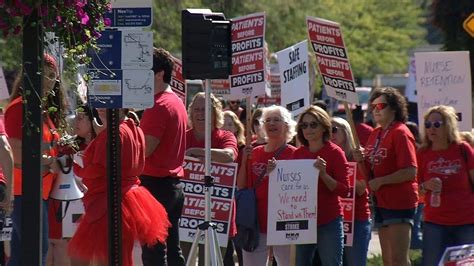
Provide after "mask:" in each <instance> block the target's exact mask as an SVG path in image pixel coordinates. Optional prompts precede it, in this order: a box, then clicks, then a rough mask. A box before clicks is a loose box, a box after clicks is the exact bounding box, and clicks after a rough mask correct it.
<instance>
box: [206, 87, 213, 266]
mask: <svg viewBox="0 0 474 266" xmlns="http://www.w3.org/2000/svg"><path fill="white" fill-rule="evenodd" d="M205 98H206V99H205V106H206V109H205V118H204V121H205V122H206V126H205V128H204V130H205V141H204V143H205V145H204V169H205V170H204V176H210V175H211V173H210V169H211V130H212V128H213V125H212V118H211V117H212V114H211V112H212V109H211V105H212V102H211V80H209V79H206V90H205ZM211 193H212V187H208V188H207V191H206V193H205V197H206V199H205V200H206V207H205V222H210V221H211ZM210 237H211V236H210V235H209V230H206V231H205V245H204V249H205V253H204V262H205V264H204V265H211V260H210V254H211V241H210Z"/></svg>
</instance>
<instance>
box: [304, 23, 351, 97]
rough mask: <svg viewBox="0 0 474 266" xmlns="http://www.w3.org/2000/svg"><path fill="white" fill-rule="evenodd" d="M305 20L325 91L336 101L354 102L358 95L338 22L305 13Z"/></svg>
mask: <svg viewBox="0 0 474 266" xmlns="http://www.w3.org/2000/svg"><path fill="white" fill-rule="evenodd" d="M306 22H307V26H308V36H309V40H310V41H311V46H312V47H313V50H314V53H315V54H316V61H318V69H319V72H320V73H321V76H322V78H323V83H324V86H325V87H326V92H327V94H328V95H329V96H330V97H333V98H335V99H337V100H339V101H344V102H348V103H355V104H358V103H359V98H358V97H357V93H356V91H355V87H356V86H355V83H354V77H353V75H352V70H351V64H350V63H349V56H348V54H347V49H346V47H345V45H344V39H343V37H342V31H341V27H340V25H339V23H337V22H334V21H329V20H325V19H321V18H313V17H307V18H306Z"/></svg>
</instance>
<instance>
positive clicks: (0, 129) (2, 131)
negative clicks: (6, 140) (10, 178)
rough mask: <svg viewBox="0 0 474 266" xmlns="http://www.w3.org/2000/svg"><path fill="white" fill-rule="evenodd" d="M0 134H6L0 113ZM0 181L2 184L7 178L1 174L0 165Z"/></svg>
mask: <svg viewBox="0 0 474 266" xmlns="http://www.w3.org/2000/svg"><path fill="white" fill-rule="evenodd" d="M0 135H4V136H7V133H6V132H5V126H4V122H3V115H0ZM7 137H8V136H7ZM0 183H3V184H6V183H7V180H6V179H5V176H4V175H3V169H2V168H1V167H0Z"/></svg>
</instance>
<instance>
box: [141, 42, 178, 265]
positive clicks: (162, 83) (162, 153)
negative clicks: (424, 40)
mask: <svg viewBox="0 0 474 266" xmlns="http://www.w3.org/2000/svg"><path fill="white" fill-rule="evenodd" d="M172 70H173V60H172V59H171V54H170V53H169V52H168V51H166V50H164V49H162V48H159V49H157V48H154V50H153V72H154V73H155V96H154V97H155V105H154V106H153V107H152V108H150V109H147V110H145V112H144V113H143V117H142V121H141V124H140V127H141V128H142V130H143V132H144V134H145V156H146V162H145V169H144V170H143V174H142V176H141V177H140V180H141V184H142V186H144V187H146V188H147V189H148V190H149V191H150V192H151V194H153V196H154V197H155V198H156V199H157V200H158V201H159V202H160V203H161V204H163V206H164V207H165V209H166V211H167V212H168V218H169V221H170V223H171V228H170V229H169V230H168V234H169V235H168V239H167V241H166V246H164V245H161V244H159V243H158V244H156V245H155V246H153V247H148V246H143V247H142V260H143V265H145V266H148V265H153V266H157V265H173V266H174V265H176V266H181V265H185V260H184V257H183V254H182V252H181V248H180V246H179V224H178V222H179V218H180V217H181V211H182V208H183V204H184V194H183V190H182V187H181V186H180V185H179V183H180V181H179V179H180V178H181V177H183V175H184V171H183V167H182V165H183V161H184V152H185V149H186V123H187V114H186V108H185V107H184V104H183V102H182V101H181V99H179V97H178V96H177V95H176V94H175V93H174V92H173V91H172V90H171V87H170V85H169V83H170V82H171V72H172ZM166 261H167V264H166Z"/></svg>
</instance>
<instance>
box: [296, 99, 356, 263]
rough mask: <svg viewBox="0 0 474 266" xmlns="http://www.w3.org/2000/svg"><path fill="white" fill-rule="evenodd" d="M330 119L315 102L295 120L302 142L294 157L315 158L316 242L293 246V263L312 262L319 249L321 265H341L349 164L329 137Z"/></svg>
mask: <svg viewBox="0 0 474 266" xmlns="http://www.w3.org/2000/svg"><path fill="white" fill-rule="evenodd" d="M330 137H331V119H330V118H329V115H328V114H327V113H326V111H324V110H323V109H321V108H320V107H317V106H311V107H309V108H308V109H306V111H304V112H303V113H302V114H300V118H299V120H298V133H297V138H298V140H299V141H300V143H301V144H302V146H300V147H299V148H298V149H297V150H296V151H295V153H294V156H293V158H294V159H315V163H314V167H316V168H318V169H319V180H318V199H317V201H318V204H317V206H318V228H317V234H318V243H317V244H305V245H297V246H296V265H311V263H312V261H313V257H314V256H315V253H316V252H319V255H320V258H321V262H322V264H323V265H341V264H342V250H343V246H344V232H343V228H342V215H343V212H342V207H341V204H340V199H339V196H342V195H344V196H345V195H346V194H347V192H348V185H349V183H348V179H347V176H348V164H347V160H346V157H345V155H344V152H343V151H342V149H341V148H340V147H339V146H337V145H336V144H334V143H332V142H331V141H329V139H330Z"/></svg>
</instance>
